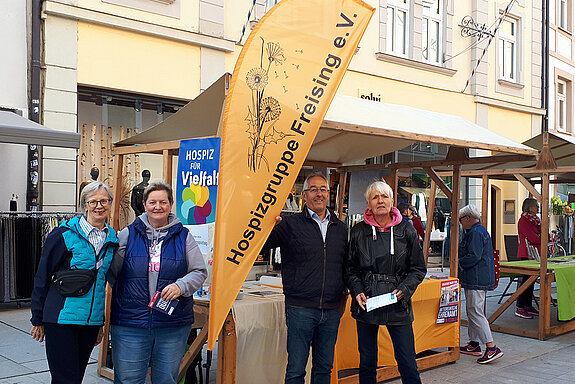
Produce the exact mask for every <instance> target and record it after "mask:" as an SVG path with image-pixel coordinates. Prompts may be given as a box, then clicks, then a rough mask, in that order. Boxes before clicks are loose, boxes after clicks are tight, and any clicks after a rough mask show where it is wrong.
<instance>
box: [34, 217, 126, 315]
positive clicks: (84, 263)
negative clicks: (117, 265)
mask: <svg viewBox="0 0 575 384" xmlns="http://www.w3.org/2000/svg"><path fill="white" fill-rule="evenodd" d="M80 217H81V216H76V217H74V218H72V219H70V220H68V221H65V222H63V223H62V224H61V225H60V226H59V227H58V228H55V229H54V230H53V231H52V232H50V234H49V235H48V237H47V238H46V242H45V243H44V248H43V250H42V257H41V258H40V263H39V264H38V270H37V271H36V277H35V279H34V290H33V291H32V319H31V320H30V321H31V323H32V325H43V324H44V323H56V324H76V325H102V324H103V323H104V302H105V297H106V273H107V272H108V268H109V267H110V263H111V261H112V257H113V256H114V252H115V250H116V249H117V247H118V238H117V237H116V232H115V231H114V230H113V229H112V228H111V227H110V226H108V230H109V232H108V236H107V238H106V241H105V242H104V245H103V246H102V249H101V250H100V252H99V253H98V254H96V251H95V249H94V246H93V245H92V244H91V243H90V242H89V241H88V238H87V236H86V234H85V233H84V231H82V229H81V228H80V223H79V221H80ZM98 262H101V266H100V268H99V269H98V274H97V276H96V281H95V283H94V285H93V286H92V289H91V290H90V291H89V292H88V293H86V294H85V295H83V296H79V297H64V296H62V295H60V294H59V293H58V291H57V289H56V286H55V285H54V284H52V276H53V275H54V273H55V272H57V271H59V270H66V269H70V267H76V268H79V269H94V268H96V264H97V263H98Z"/></svg>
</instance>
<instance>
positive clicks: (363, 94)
mask: <svg viewBox="0 0 575 384" xmlns="http://www.w3.org/2000/svg"><path fill="white" fill-rule="evenodd" d="M357 96H358V97H359V98H360V99H364V100H371V101H379V102H381V93H380V92H374V91H370V90H367V89H361V88H359V89H358V90H357Z"/></svg>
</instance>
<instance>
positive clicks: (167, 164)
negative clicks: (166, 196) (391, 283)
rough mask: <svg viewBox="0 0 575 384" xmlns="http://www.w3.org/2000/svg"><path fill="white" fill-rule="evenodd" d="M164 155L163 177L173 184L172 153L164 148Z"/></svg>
mask: <svg viewBox="0 0 575 384" xmlns="http://www.w3.org/2000/svg"><path fill="white" fill-rule="evenodd" d="M162 155H163V157H164V158H163V167H162V177H163V178H164V181H165V182H166V183H168V184H170V185H172V171H173V168H174V162H173V161H172V154H171V153H170V150H169V149H164V150H163V151H162Z"/></svg>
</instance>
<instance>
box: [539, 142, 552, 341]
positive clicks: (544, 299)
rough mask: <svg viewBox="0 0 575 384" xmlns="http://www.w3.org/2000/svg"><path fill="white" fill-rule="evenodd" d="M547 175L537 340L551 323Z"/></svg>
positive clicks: (546, 178) (543, 187)
mask: <svg viewBox="0 0 575 384" xmlns="http://www.w3.org/2000/svg"><path fill="white" fill-rule="evenodd" d="M544 136H545V135H544ZM549 177H550V174H549V173H547V172H546V173H544V174H543V177H542V180H543V183H542V185H541V251H540V252H539V253H540V256H541V267H540V268H539V309H540V312H541V313H540V314H539V332H538V334H539V340H544V338H545V333H546V331H548V330H549V326H550V321H551V284H548V280H546V275H547V256H548V255H547V253H548V252H547V239H548V237H549Z"/></svg>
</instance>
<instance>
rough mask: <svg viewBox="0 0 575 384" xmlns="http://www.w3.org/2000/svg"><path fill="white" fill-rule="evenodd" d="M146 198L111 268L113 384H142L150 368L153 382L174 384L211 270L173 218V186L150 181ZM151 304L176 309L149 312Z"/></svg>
mask: <svg viewBox="0 0 575 384" xmlns="http://www.w3.org/2000/svg"><path fill="white" fill-rule="evenodd" d="M143 197H144V198H143V205H144V211H145V212H144V213H142V214H141V215H140V216H138V217H137V218H136V220H135V221H134V222H133V223H132V224H130V225H129V226H128V227H127V228H125V229H123V230H122V231H121V232H120V233H119V234H118V238H119V242H120V246H119V248H118V252H117V253H116V258H115V259H114V263H113V265H112V267H111V269H110V276H109V277H110V278H109V281H110V284H112V285H113V294H112V310H111V320H110V322H111V324H112V327H111V334H112V357H113V361H114V382H115V383H143V382H144V381H145V380H146V375H147V373H148V366H149V364H151V367H152V377H151V379H152V383H174V384H175V383H176V382H177V378H178V370H179V367H180V362H181V360H182V356H183V355H184V350H185V347H186V341H187V339H188V335H189V334H190V330H191V328H192V323H193V322H194V311H193V299H192V295H193V293H194V292H195V291H196V290H197V289H198V288H199V287H200V286H201V285H202V284H203V282H204V280H205V279H206V277H207V270H206V265H205V263H204V258H203V256H202V253H201V252H200V249H199V247H198V244H197V243H196V241H195V240H194V238H193V236H192V234H191V233H190V232H189V231H188V229H187V228H185V227H184V226H183V225H182V223H181V222H180V220H179V219H178V218H177V217H176V216H175V215H174V214H173V213H171V210H172V206H173V203H174V199H173V195H172V187H170V185H169V184H166V183H165V182H163V181H156V182H152V183H150V185H149V186H148V187H147V188H146V189H145V190H144V196H143ZM153 299H154V301H155V302H156V303H162V301H161V300H163V301H165V302H168V301H172V302H171V303H170V305H167V306H166V308H170V306H174V309H173V310H172V311H170V310H167V311H166V312H164V311H162V310H160V309H158V308H157V307H154V309H151V308H150V307H148V305H149V304H150V302H151V301H152V300H153ZM176 299H177V304H176ZM165 304H166V303H165ZM158 307H162V305H159V306H158Z"/></svg>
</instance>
